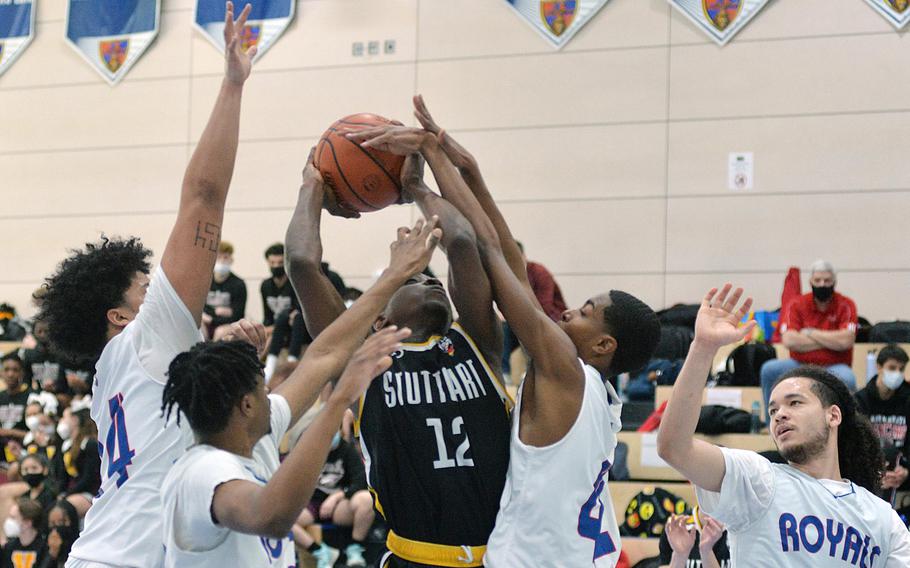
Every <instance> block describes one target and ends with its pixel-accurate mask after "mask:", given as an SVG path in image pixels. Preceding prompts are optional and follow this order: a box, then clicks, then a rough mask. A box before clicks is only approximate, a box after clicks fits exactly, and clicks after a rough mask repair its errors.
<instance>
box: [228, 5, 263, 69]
mask: <svg viewBox="0 0 910 568" xmlns="http://www.w3.org/2000/svg"><path fill="white" fill-rule="evenodd" d="M252 9H253V5H252V4H247V5H246V6H244V7H243V11H242V12H240V17H239V18H237V20H236V21H235V20H234V3H233V2H228V3H227V5H226V7H225V10H224V60H225V64H224V65H225V69H224V76H225V78H226V79H227V80H228V81H230V82H231V83H234V84H237V85H242V84H243V82H244V81H246V79H247V77H249V76H250V71H251V70H252V68H253V58H254V57H256V52H257V51H258V48H257V47H256V46H255V45H254V46H251V47H250V48H249V49H247V50H246V51H243V45H242V43H243V42H242V39H243V29H244V27H245V26H246V19H247V18H248V17H249V15H250V11H251V10H252Z"/></svg>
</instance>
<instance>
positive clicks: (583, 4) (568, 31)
mask: <svg viewBox="0 0 910 568" xmlns="http://www.w3.org/2000/svg"><path fill="white" fill-rule="evenodd" d="M505 1H506V2H508V4H509V6H511V7H512V9H513V10H515V12H516V13H517V14H518V15H519V16H521V19H523V20H524V21H525V22H527V23H528V24H529V25H530V26H531V27H532V28H534V29H535V30H536V31H537V33H539V34H540V35H541V36H543V37H544V39H546V40H547V41H549V42H550V45H552V46H553V47H555V48H556V49H560V48H562V46H564V45H565V44H567V43H569V40H570V39H572V36H574V35H575V34H577V33H578V31H579V30H580V29H581V28H582V27H584V25H585V24H587V23H588V22H589V21H590V20H591V18H593V17H594V15H595V14H597V12H598V11H599V10H600V9H601V8H603V7H604V5H605V4H606V3H607V2H608V1H609V0H558V1H557V0H553V1H549V0H505Z"/></svg>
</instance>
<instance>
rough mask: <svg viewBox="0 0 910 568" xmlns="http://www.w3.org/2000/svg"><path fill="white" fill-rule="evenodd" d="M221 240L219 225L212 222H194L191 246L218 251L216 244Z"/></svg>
mask: <svg viewBox="0 0 910 568" xmlns="http://www.w3.org/2000/svg"><path fill="white" fill-rule="evenodd" d="M220 242H221V227H220V226H218V225H216V224H214V223H203V222H202V221H198V222H197V223H196V238H195V240H194V241H193V246H197V247H201V248H206V249H209V250H210V251H212V252H218V244H219V243H220Z"/></svg>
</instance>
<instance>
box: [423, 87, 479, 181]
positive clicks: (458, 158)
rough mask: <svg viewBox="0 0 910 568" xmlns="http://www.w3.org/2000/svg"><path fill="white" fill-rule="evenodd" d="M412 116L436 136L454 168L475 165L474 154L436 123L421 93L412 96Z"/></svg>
mask: <svg viewBox="0 0 910 568" xmlns="http://www.w3.org/2000/svg"><path fill="white" fill-rule="evenodd" d="M414 116H415V117H416V118H417V121H418V122H420V125H421V126H423V128H424V130H426V131H427V132H429V133H431V134H433V135H434V136H435V137H436V140H437V141H438V142H439V145H440V147H441V148H442V149H443V151H444V152H445V153H446V156H448V157H449V160H451V162H452V164H453V165H454V166H455V167H456V168H458V169H464V168H469V167H472V166H476V165H477V161H476V160H475V159H474V156H473V155H471V153H470V152H468V151H467V150H466V149H465V148H464V146H462V145H461V144H459V143H458V142H456V141H455V139H454V138H452V137H451V136H450V135H449V134H448V133H447V132H446V131H445V129H444V128H442V127H440V126H439V125H438V124H436V121H435V120H434V119H433V115H431V114H430V110H429V109H428V108H427V104H426V102H424V100H423V95H415V96H414Z"/></svg>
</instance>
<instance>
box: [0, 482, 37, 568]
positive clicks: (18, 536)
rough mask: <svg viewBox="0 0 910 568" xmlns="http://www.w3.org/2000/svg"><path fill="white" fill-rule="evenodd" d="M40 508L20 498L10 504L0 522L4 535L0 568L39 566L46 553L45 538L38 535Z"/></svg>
mask: <svg viewBox="0 0 910 568" xmlns="http://www.w3.org/2000/svg"><path fill="white" fill-rule="evenodd" d="M43 525H44V510H43V509H42V508H41V505H39V504H38V503H36V502H35V501H32V500H30V499H26V498H25V497H23V498H22V499H19V500H18V501H16V503H15V504H14V505H13V506H12V507H10V510H9V516H7V518H6V521H5V522H4V523H3V532H4V533H5V534H6V536H7V539H8V540H7V541H6V544H5V545H4V546H3V552H2V554H0V568H22V567H23V566H39V565H40V564H41V563H42V562H44V559H45V557H46V556H47V541H46V540H45V539H44V536H43V535H42V534H41V527H42V526H43Z"/></svg>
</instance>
